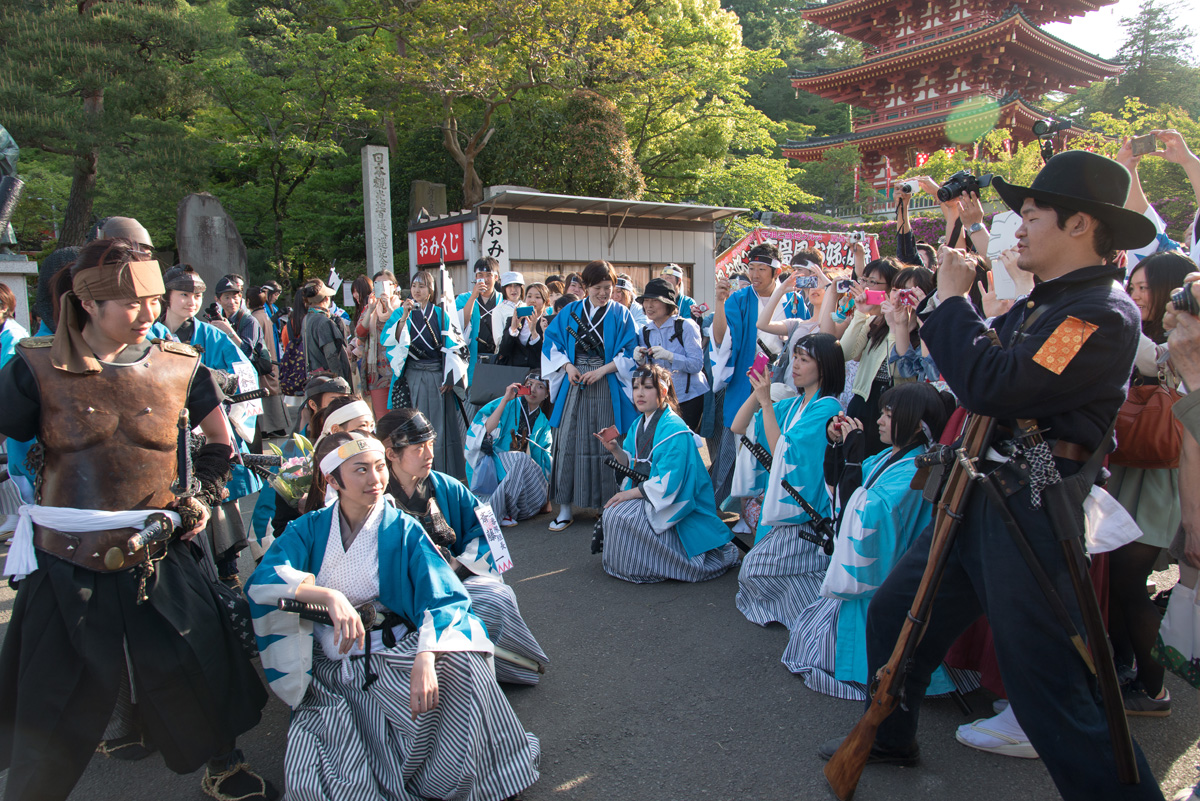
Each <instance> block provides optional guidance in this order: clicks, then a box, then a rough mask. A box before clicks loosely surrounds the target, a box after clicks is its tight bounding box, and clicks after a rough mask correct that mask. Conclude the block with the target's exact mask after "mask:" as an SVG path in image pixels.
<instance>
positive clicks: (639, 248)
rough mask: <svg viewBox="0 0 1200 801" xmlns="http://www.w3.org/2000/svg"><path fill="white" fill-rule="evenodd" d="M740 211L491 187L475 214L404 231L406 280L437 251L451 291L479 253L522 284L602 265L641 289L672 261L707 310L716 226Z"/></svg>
mask: <svg viewBox="0 0 1200 801" xmlns="http://www.w3.org/2000/svg"><path fill="white" fill-rule="evenodd" d="M746 211H747V209H739V208H728V207H724V206H700V205H694V204H690V203H657V202H653V201H639V200H614V199H612V198H598V197H576V196H572V195H552V194H546V193H543V192H538V191H536V190H534V189H527V188H524V187H511V186H494V187H489V188H488V189H487V191H486V192H485V195H484V200H483V202H482V203H480V204H479V205H478V206H476V207H475V208H474V209H470V210H467V211H462V212H458V213H455V214H447V215H443V216H441V217H439V218H436V219H429V220H423V221H421V222H419V223H416V224H414V225H412V226H410V227H409V230H408V263H409V274H410V275H411V274H412V273H413V272H414V271H416V270H418V269H421V268H422V267H426V266H433V265H436V264H437V263H438V258H439V254H440V253H442V251H443V249H444V252H445V258H446V264H447V267H448V268H449V270H450V275H451V277H452V278H453V280H454V287H455V291H457V292H462V291H463V290H464V288H465V287H466V286H467V281H468V279H469V278H470V277H471V275H470V270H471V267H472V265H474V263H475V260H476V259H478V258H480V257H481V256H485V255H492V256H495V257H496V258H497V259H498V260H499V261H500V269H501V271H505V270H516V271H518V272H521V273H523V274H524V276H525V281H526V283H527V284H528V283H532V282H534V281H543V280H545V278H546V276H548V275H566V274H567V273H569V272H578V271H579V270H580V269H581V268H582V267H583V266H584V265H585V264H587V263H588V262H589V261H592V260H594V259H605V260H606V261H608V262H611V263H612V265H613V266H614V267H615V268H616V270H617V272H618V273H628V274H629V276H630V277H631V278H632V279H633V281H634V283H635V284H636V285H637V286H638V288H639V289H641V288H643V287H645V285H646V282H647V281H648V280H649V279H650V278H653V277H655V276H657V275H658V274H659V272H660V271H661V270H662V268H663V267H664V266H665V265H667V264H669V263H671V262H674V263H675V264H678V265H679V266H680V267H682V268H683V271H684V275H685V276H686V277H687V280H686V283H685V291H686V292H687V294H689V295H691V296H692V297H694V298H696V300H697V301H698V302H707V303H709V304H711V303H712V301H713V297H714V295H715V292H714V285H715V281H716V278H715V271H716V255H717V254H716V245H717V235H716V231H715V226H714V223H716V221H717V220H721V219H725V218H727V217H734V216H736V215H738V214H742V213H745V212H746Z"/></svg>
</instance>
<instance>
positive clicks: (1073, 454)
mask: <svg viewBox="0 0 1200 801" xmlns="http://www.w3.org/2000/svg"><path fill="white" fill-rule="evenodd" d="M1050 452H1051V453H1052V454H1054V455H1055V456H1057V457H1058V458H1059V459H1070V460H1071V461H1072V462H1086V461H1087V460H1088V459H1090V458H1092V452H1091V451H1089V450H1088V449H1087V448H1085V447H1083V446H1082V445H1079V444H1077V443H1074V442H1067V441H1066V440H1064V439H1060V440H1056V441H1055V442H1054V447H1053V448H1051V449H1050Z"/></svg>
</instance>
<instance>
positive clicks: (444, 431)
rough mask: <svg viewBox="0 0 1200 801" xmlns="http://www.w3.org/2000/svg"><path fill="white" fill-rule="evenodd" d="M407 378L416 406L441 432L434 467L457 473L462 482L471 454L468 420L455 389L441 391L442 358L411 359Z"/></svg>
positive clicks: (406, 366)
mask: <svg viewBox="0 0 1200 801" xmlns="http://www.w3.org/2000/svg"><path fill="white" fill-rule="evenodd" d="M403 378H404V380H405V381H406V382H407V383H408V397H409V399H410V401H409V402H410V403H412V408H414V409H417V410H418V411H420V412H421V413H422V414H424V415H425V417H427V418H428V419H429V424H430V425H432V426H433V430H434V431H436V432H437V434H438V437H437V442H436V444H435V445H434V448H433V469H434V470H437V471H438V472H439V473H447V474H449V475H451V476H454V477H455V478H457V479H458V480H459V481H463V480H465V479H466V476H467V457H466V449H465V448H466V446H465V444H464V443H465V440H466V434H465V432H464V422H463V417H462V413H461V412H459V410H458V404H459V400H458V396H456V395H455V394H454V390H453V389H448V390H446V392H445V393H444V394H443V393H442V391H441V386H442V363H441V360H438V361H436V362H433V361H424V362H422V361H417V360H416V359H410V360H409V362H408V363H407V364H405V365H404V376H403Z"/></svg>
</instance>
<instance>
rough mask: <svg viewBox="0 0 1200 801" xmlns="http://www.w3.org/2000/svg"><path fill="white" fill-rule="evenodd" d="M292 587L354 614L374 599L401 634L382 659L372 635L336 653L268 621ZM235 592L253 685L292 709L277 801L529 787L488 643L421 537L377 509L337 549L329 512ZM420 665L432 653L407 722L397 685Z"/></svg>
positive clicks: (289, 618)
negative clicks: (336, 597)
mask: <svg viewBox="0 0 1200 801" xmlns="http://www.w3.org/2000/svg"><path fill="white" fill-rule="evenodd" d="M306 582H319V583H320V585H321V586H327V587H330V588H333V589H338V590H340V591H341V592H343V594H345V595H346V597H347V600H349V601H350V602H351V603H352V604H356V605H357V604H360V603H362V602H364V601H366V600H371V599H372V596H374V597H378V599H379V600H380V601H381V602H382V603H383V604H384V605H385V606H387V607H388V608H389V609H391V610H392V611H394V612H397V613H399V614H400V615H401V616H402V617H405V618H407V619H408V620H409V621H411V622H413V624H414V626H415V630H414V629H410V628H409V627H408V626H407V625H399V626H396V627H395V628H394V629H393V630H392V634H393V635H394V636H395V638H396V640H395V642H394V644H392V645H391V646H390V647H389V646H388V645H387V643H386V642H385V639H384V637H383V636H382V632H381V631H373V632H370V633H369V634H368V637H369V638H370V643H369V645H370V649H369V652H363V651H360V650H359V649H358V648H357V647H354V648H352V649H351V652H350V653H349V654H340V653H338V652H337V650H336V648H335V646H334V645H333V642H332V632H331V629H330V627H328V626H323V625H316V626H314V624H313V623H311V622H308V621H304V620H301V619H300V618H299V616H298V615H294V614H291V613H287V612H281V611H279V610H278V609H277V608H276V603H277V601H278V600H279V599H280V598H294V597H295V594H296V589H297V588H298V587H299V586H300V585H301V584H303V583H306ZM246 591H247V595H248V596H249V597H250V603H251V610H252V613H253V615H254V626H255V632H256V633H257V634H258V636H259V644H260V649H261V651H260V653H261V654H262V659H263V667H264V669H265V671H266V675H267V678H268V680H269V681H270V682H271V687H272V689H273V690H274V691H275V692H276V694H277V695H279V696H280V697H281V698H282V699H283V700H284V701H286V702H287V703H288V705H289V706H291V707H292V709H293V710H294V711H293V713H292V716H291V719H290V721H289V724H288V737H287V752H286V754H285V756H284V774H285V781H286V784H287V794H288V798H290V799H294V800H295V801H318V799H320V801H326V799H333V801H357V799H361V798H387V799H393V800H394V801H399V800H403V801H419V800H420V799H424V798H451V797H454V798H473V799H487V800H488V801H492V800H495V801H499V799H504V798H509V797H511V796H513V795H514V794H516V793H519V792H520V791H521V790H523V789H525V788H526V787H529V786H530V785H531V784H533V783H534V782H536V781H537V779H538V761H539V758H540V748H541V746H540V744H539V743H538V740H537V738H536V737H534V736H533V735H532V734H529V733H528V732H526V731H525V730H524V727H523V726H522V725H521V722H520V721H519V720H518V719H517V717H516V715H515V714H514V713H513V710H512V707H511V706H510V705H509V703H508V700H507V699H506V698H505V697H504V694H503V693H502V692H501V690H500V687H499V685H497V683H496V677H495V674H494V672H493V668H492V656H491V654H492V643H491V641H490V640H489V639H488V637H487V635H486V632H485V631H484V628H483V625H482V624H481V622H480V620H479V619H478V618H476V616H475V615H474V614H473V613H472V611H471V607H470V601H469V600H468V597H467V593H466V591H465V590H464V588H463V585H462V584H461V583H460V582H459V581H458V579H457V578H456V577H455V575H454V573H453V572H452V571H451V570H450V568H449V566H448V565H447V564H446V562H445V560H443V559H442V557H441V555H440V554H439V553H438V551H437V549H436V548H435V547H434V545H433V543H432V542H431V541H430V539H429V537H428V536H426V535H425V533H424V532H423V531H422V530H421V527H420V526H419V525H417V524H416V523H415V522H414V521H413V520H412V518H410V517H409V516H407V515H405V514H403V513H401V512H399V511H397V510H396V509H395V508H394V507H393V506H392V505H391V504H390V503H388V502H387V501H386V500H384V501H381V502H380V503H378V504H377V505H376V506H375V507H374V508H373V509H372V510H371V513H370V514H369V515H368V517H367V520H366V521H365V522H364V524H363V526H362V529H361V530H360V531H359V533H358V535H357V537H356V538H355V540H354V542H352V543H351V545H350V547H349V548H348V549H344V546H343V545H342V539H341V529H340V522H339V512H338V504H336V503H334V504H333V505H331V506H329V507H327V508H325V509H323V510H320V511H318V512H313V513H311V514H308V515H305V516H304V517H301V518H300V519H298V520H295V521H293V522H292V523H291V524H290V525H289V526H288V528H287V530H286V531H285V532H284V534H283V536H282V537H280V538H278V539H277V540H276V541H275V544H274V545H273V546H272V547H271V548H270V549H269V550H268V551H267V553H266V555H265V556H264V558H263V562H262V563H261V564H260V565H259V567H258V569H257V570H256V571H255V572H254V575H253V576H252V577H251V579H250V582H249V584H248V585H247V588H246ZM314 628H316V629H317V632H316V636H315V637H314V636H313V629H314ZM314 639H317V640H319V642H320V647H317V648H314ZM425 652H433V653H437V654H438V660H437V663H436V667H435V671H436V673H437V682H438V703H437V708H436V710H433V711H431V712H424V713H422V714H420V715H418V716H416V717H415V718H414V717H413V716H412V714H411V712H410V701H409V698H410V692H411V684H410V677H411V675H412V670H413V664H414V661H415V659H416V657H417V655H418V654H420V653H425Z"/></svg>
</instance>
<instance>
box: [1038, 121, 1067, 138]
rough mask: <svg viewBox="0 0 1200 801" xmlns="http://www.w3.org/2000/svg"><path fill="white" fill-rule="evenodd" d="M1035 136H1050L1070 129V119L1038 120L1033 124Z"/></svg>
mask: <svg viewBox="0 0 1200 801" xmlns="http://www.w3.org/2000/svg"><path fill="white" fill-rule="evenodd" d="M1031 127H1032V129H1033V135H1034V136H1049V135H1050V134H1055V133H1058V132H1059V131H1066V130H1070V128H1071V121H1070V120H1038V121H1037V122H1035V123H1034V124H1033V125H1032V126H1031Z"/></svg>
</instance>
